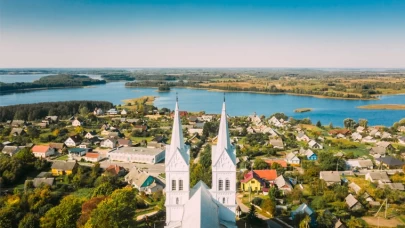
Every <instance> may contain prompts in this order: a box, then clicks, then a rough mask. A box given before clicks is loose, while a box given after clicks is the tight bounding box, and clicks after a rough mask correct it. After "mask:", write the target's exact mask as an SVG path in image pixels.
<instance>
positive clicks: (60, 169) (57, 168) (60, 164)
mask: <svg viewBox="0 0 405 228" xmlns="http://www.w3.org/2000/svg"><path fill="white" fill-rule="evenodd" d="M76 167H77V163H76V161H54V162H53V163H52V166H51V169H52V175H54V176H59V175H64V174H67V175H70V174H72V173H73V172H74V170H75V169H76Z"/></svg>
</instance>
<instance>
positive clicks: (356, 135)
mask: <svg viewBox="0 0 405 228" xmlns="http://www.w3.org/2000/svg"><path fill="white" fill-rule="evenodd" d="M351 137H352V140H353V141H359V142H360V141H361V140H362V139H363V136H361V134H360V133H358V132H354V133H353V134H352V135H351Z"/></svg>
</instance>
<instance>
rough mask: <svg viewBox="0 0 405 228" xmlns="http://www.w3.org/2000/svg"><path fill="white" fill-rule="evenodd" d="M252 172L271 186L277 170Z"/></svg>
mask: <svg viewBox="0 0 405 228" xmlns="http://www.w3.org/2000/svg"><path fill="white" fill-rule="evenodd" d="M253 172H254V173H256V174H257V175H258V176H259V178H261V179H262V180H264V181H266V182H267V183H270V184H273V183H274V180H276V178H277V170H275V169H266V170H253Z"/></svg>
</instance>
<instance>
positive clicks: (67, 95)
mask: <svg viewBox="0 0 405 228" xmlns="http://www.w3.org/2000/svg"><path fill="white" fill-rule="evenodd" d="M14 76H15V75H13V77H14ZM24 76H25V75H24ZM25 78H28V79H30V77H29V76H27V77H25ZM30 80H31V79H30ZM176 92H178V94H179V106H180V109H181V110H187V111H193V112H194V111H205V112H206V113H220V111H221V105H222V100H223V92H218V91H207V90H200V89H188V88H174V89H172V90H171V91H170V92H164V93H160V92H158V91H157V89H156V88H126V87H125V82H110V83H107V84H104V85H95V86H90V87H86V88H66V89H50V90H37V91H30V92H17V93H11V94H5V95H1V96H0V105H1V106H5V105H14V104H26V103H38V102H49V101H68V100H100V101H109V102H112V103H114V104H120V103H121V101H122V100H124V99H128V98H135V97H141V96H157V97H158V98H157V99H156V100H155V106H157V107H158V108H163V107H167V108H169V109H173V108H174V103H175V97H176ZM226 101H227V111H228V114H229V115H231V116H235V115H250V114H253V113H254V112H256V113H257V114H258V115H265V116H269V115H271V114H273V113H275V112H283V113H285V114H286V115H288V116H292V117H294V118H298V119H300V118H306V117H309V118H310V119H311V120H312V122H313V123H316V121H318V120H320V121H321V123H322V124H324V125H327V124H329V123H333V125H335V126H342V125H343V120H344V119H345V118H353V119H355V120H356V121H358V119H360V118H364V119H367V120H368V121H369V124H370V125H386V126H391V125H392V124H393V123H394V122H396V121H398V120H400V119H401V118H405V110H366V109H357V108H356V107H357V106H361V105H368V104H405V95H394V96H382V97H381V99H380V100H372V101H362V100H338V99H323V98H322V99H321V98H315V97H309V96H295V95H287V94H280V95H275V94H259V93H240V92H227V93H226ZM297 108H312V109H313V111H312V112H305V113H295V112H294V110H295V109H297Z"/></svg>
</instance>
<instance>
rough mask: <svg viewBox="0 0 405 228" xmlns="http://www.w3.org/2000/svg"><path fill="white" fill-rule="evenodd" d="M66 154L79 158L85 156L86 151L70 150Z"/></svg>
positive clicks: (80, 149)
mask: <svg viewBox="0 0 405 228" xmlns="http://www.w3.org/2000/svg"><path fill="white" fill-rule="evenodd" d="M68 152H69V155H71V156H72V157H73V156H78V157H81V156H84V155H86V153H87V149H85V148H70V149H69V150H68Z"/></svg>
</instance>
